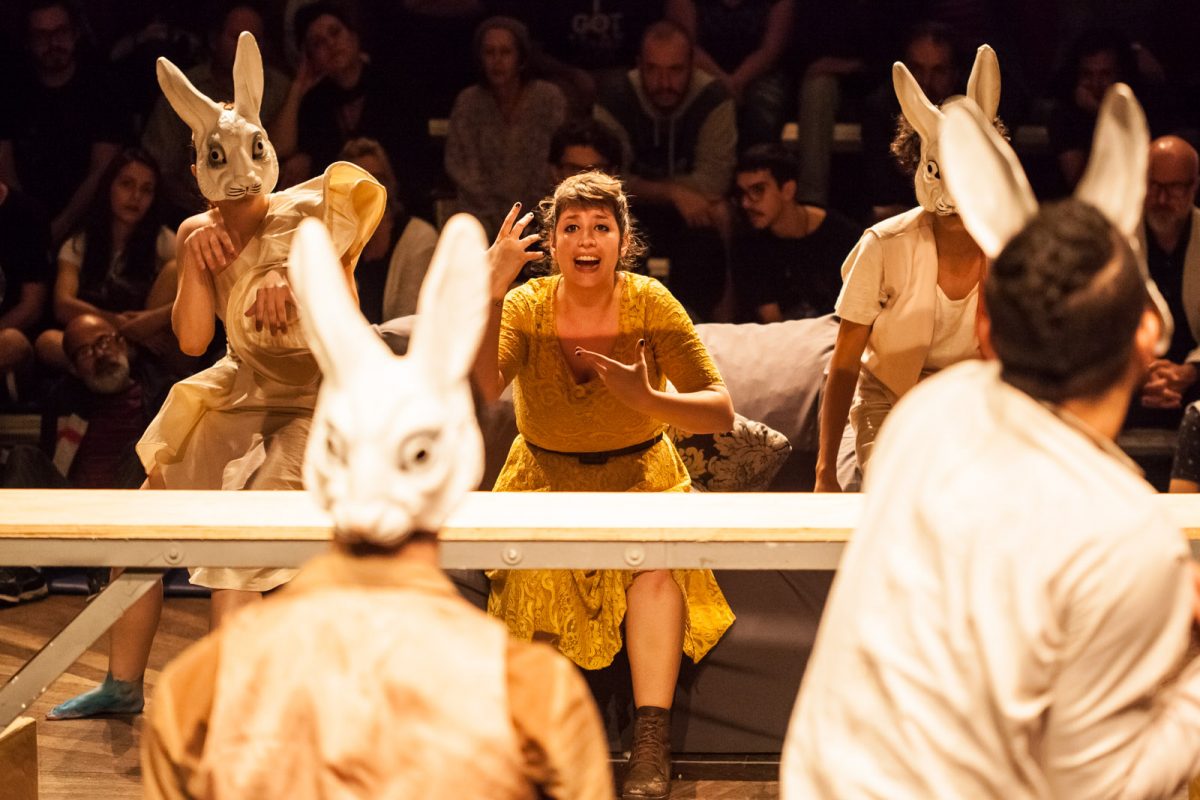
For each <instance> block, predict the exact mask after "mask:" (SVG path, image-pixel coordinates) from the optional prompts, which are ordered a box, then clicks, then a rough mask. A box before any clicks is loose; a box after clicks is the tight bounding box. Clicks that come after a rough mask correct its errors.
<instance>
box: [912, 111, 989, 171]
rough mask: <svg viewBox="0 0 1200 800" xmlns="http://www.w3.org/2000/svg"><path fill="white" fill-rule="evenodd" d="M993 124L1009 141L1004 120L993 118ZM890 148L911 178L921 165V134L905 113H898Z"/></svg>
mask: <svg viewBox="0 0 1200 800" xmlns="http://www.w3.org/2000/svg"><path fill="white" fill-rule="evenodd" d="M992 125H993V127H995V129H996V132H997V133H999V134H1000V136H1001V137H1003V139H1004V141H1006V142H1007V141H1008V140H1009V138H1010V136H1009V132H1008V126H1007V125H1005V124H1004V120H1002V119H1000V118H999V117H996V118H994V119H993V120H992ZM888 150H889V151H890V152H891V154H892V158H893V159H895V160H896V164H897V165H898V166H899V167H900V171H901V172H903V173H904V174H905V176H906V177H909V178H911V177H913V176H914V175H916V174H917V169H918V168H919V167H920V166H921V134H919V133H917V131H916V129H915V128H913V126H912V125H910V124H909V122H908V120H907V119H905V117H904V115H903V114H897V115H896V135H895V136H894V137H893V138H892V144H891V147H889V148H888Z"/></svg>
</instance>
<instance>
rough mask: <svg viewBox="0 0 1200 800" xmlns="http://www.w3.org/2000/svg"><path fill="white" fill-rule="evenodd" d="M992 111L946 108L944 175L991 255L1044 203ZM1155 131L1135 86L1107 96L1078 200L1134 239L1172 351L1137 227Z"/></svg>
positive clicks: (1163, 343)
mask: <svg viewBox="0 0 1200 800" xmlns="http://www.w3.org/2000/svg"><path fill="white" fill-rule="evenodd" d="M989 120H990V117H987V116H986V112H983V113H981V112H980V109H979V108H978V107H977V106H975V105H974V104H973V103H959V104H956V105H955V106H954V107H952V108H947V109H946V114H945V119H944V120H943V122H942V132H941V149H942V159H943V165H944V167H945V170H944V172H945V174H944V179H945V181H946V183H947V185H948V186H949V187H950V191H951V192H953V193H954V196H955V198H957V201H958V202H957V205H958V209H959V214H961V215H962V219H963V224H964V225H966V227H967V230H968V231H970V232H971V236H972V237H973V238H974V239H975V241H976V242H978V243H979V246H980V247H981V248H982V249H983V251H984V253H986V254H987V255H988V257H989V258H993V259H994V258H995V257H996V256H998V255H1000V251H1001V250H1003V249H1004V246H1005V245H1006V244H1008V242H1009V241H1010V240H1011V239H1012V238H1013V237H1014V236H1016V235H1017V234H1018V233H1020V232H1021V230H1022V229H1023V228H1024V227H1025V225H1026V223H1028V222H1029V220H1030V219H1031V218H1032V217H1033V216H1034V215H1035V214H1036V213H1037V210H1038V202H1037V198H1036V197H1035V196H1034V194H1033V189H1032V188H1031V187H1030V185H1029V180H1028V179H1027V178H1026V177H1025V170H1024V169H1022V168H1021V162H1020V161H1019V160H1018V159H1017V154H1016V153H1014V152H1013V149H1012V147H1010V146H1009V144H1008V142H1006V141H1004V139H1003V138H1002V137H1001V136H1000V135H999V134H998V133H996V130H995V128H993V127H992V125H991V123H990V121H989ZM1149 154H1150V129H1149V128H1148V127H1147V125H1146V115H1145V114H1144V113H1143V112H1142V107H1141V106H1140V105H1139V104H1138V101H1137V98H1135V97H1134V96H1133V91H1132V90H1131V89H1130V88H1129V87H1128V86H1126V85H1125V84H1123V83H1118V84H1114V85H1113V86H1112V87H1110V88H1109V90H1108V92H1107V93H1106V94H1105V95H1104V102H1103V103H1101V105H1100V112H1099V114H1098V115H1097V118H1096V133H1095V136H1094V137H1093V139H1092V152H1091V155H1090V156H1089V157H1088V164H1087V170H1086V171H1085V172H1084V174H1083V178H1082V180H1080V181H1079V185H1078V186H1077V187H1076V188H1075V199H1076V200H1082V201H1083V202H1085V203H1089V204H1090V205H1092V206H1094V207H1095V208H1096V209H1097V210H1098V211H1100V213H1102V214H1103V215H1104V216H1105V217H1106V218H1107V219H1108V221H1109V222H1111V223H1112V225H1113V227H1115V228H1116V229H1117V230H1118V231H1120V232H1121V233H1122V234H1123V235H1124V236H1125V237H1126V239H1128V240H1129V245H1130V247H1132V248H1133V251H1134V253H1136V254H1137V256H1138V264H1139V266H1140V267H1141V270H1142V276H1143V278H1144V279H1145V281H1146V291H1147V293H1148V294H1149V295H1150V298H1151V300H1153V302H1154V305H1155V307H1156V309H1157V310H1158V314H1159V316H1160V317H1161V318H1162V322H1163V325H1162V335H1161V337H1160V339H1159V343H1158V346H1159V351H1160V352H1166V348H1167V346H1168V345H1169V344H1170V342H1171V334H1172V331H1173V329H1174V322H1173V320H1172V318H1171V312H1170V310H1169V309H1168V308H1167V304H1166V301H1165V300H1163V297H1162V294H1161V293H1160V292H1159V291H1158V286H1157V285H1156V284H1155V283H1154V281H1153V280H1152V279H1151V278H1150V271H1149V269H1148V267H1147V265H1146V259H1145V254H1144V253H1143V252H1141V246H1140V244H1139V237H1138V227H1139V226H1140V225H1141V219H1142V204H1143V202H1144V201H1145V197H1146V172H1147V163H1148V160H1149V157H1150V155H1149Z"/></svg>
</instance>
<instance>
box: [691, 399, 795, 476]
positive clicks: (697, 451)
mask: <svg viewBox="0 0 1200 800" xmlns="http://www.w3.org/2000/svg"><path fill="white" fill-rule="evenodd" d="M667 434H668V435H669V436H670V437H671V441H673V442H674V443H675V449H676V450H678V451H679V455H680V456H681V457H682V458H683V463H684V464H686V465H687V468H688V472H689V473H690V474H691V476H692V486H693V488H695V489H699V490H700V491H703V492H763V491H766V489H767V487H768V486H770V485H771V481H772V480H774V479H775V473H777V472H779V469H780V467H782V466H783V462H784V461H787V457H788V455H789V454H790V453H791V452H792V446H791V444H789V443H788V440H787V437H786V436H784V435H783V434H782V433H780V432H779V431H777V430H774V429H773V428H768V427H767V426H766V425H764V424H763V423H761V422H755V421H754V420H752V419H746V418H745V417H743V416H742V415H741V414H737V415H735V417H734V421H733V430H731V431H728V432H726V433H715V434H712V433H706V434H691V433H687V432H686V431H681V430H679V429H678V428H674V427H672V428H667Z"/></svg>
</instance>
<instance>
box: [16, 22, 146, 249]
mask: <svg viewBox="0 0 1200 800" xmlns="http://www.w3.org/2000/svg"><path fill="white" fill-rule="evenodd" d="M25 37H26V47H27V49H28V51H29V59H30V60H29V68H28V69H26V70H22V71H21V72H20V73H19V74H18V75H17V76H15V79H14V80H13V81H12V84H11V86H10V87H9V91H8V96H7V97H5V98H4V108H5V112H4V114H2V115H0V180H3V181H4V182H5V183H7V184H9V185H10V186H15V187H17V188H19V189H22V190H24V191H25V192H26V193H28V194H29V195H30V196H31V197H34V198H35V199H37V200H38V201H39V202H40V203H41V204H42V206H43V207H44V209H45V211H46V213H47V214H49V215H50V217H51V223H50V235H51V243H52V245H53V246H55V247H57V246H58V245H60V244H62V242H63V240H64V239H65V238H66V237H67V235H68V233H70V231H71V230H72V229H74V228H75V227H77V226H78V225H79V224H80V222H81V218H82V216H83V213H84V211H85V209H86V208H87V206H88V204H89V203H90V202H91V199H92V195H93V194H95V192H96V188H97V186H98V184H99V181H100V176H101V175H102V174H103V173H104V170H105V168H106V167H107V166H108V164H109V162H110V161H112V159H113V158H114V157H115V156H116V155H117V153H118V152H120V144H121V142H122V141H123V140H124V138H125V136H126V133H127V131H126V125H127V123H126V121H125V120H124V119H123V118H122V117H121V115H120V111H119V109H120V107H121V105H120V103H118V101H117V100H116V96H117V95H116V93H115V92H114V91H113V88H112V86H111V85H110V84H109V82H108V80H107V76H106V73H105V71H104V70H103V69H101V68H100V67H99V66H98V65H97V64H92V63H85V62H84V61H83V60H82V59H81V54H80V48H79V46H78V45H79V40H80V29H79V24H78V19H77V18H76V16H75V13H74V12H73V11H72V8H71V5H70V4H69V3H67V2H66V1H65V0H36V2H34V3H33V4H32V5H31V6H30V7H29V10H28V11H27V13H26V14H25Z"/></svg>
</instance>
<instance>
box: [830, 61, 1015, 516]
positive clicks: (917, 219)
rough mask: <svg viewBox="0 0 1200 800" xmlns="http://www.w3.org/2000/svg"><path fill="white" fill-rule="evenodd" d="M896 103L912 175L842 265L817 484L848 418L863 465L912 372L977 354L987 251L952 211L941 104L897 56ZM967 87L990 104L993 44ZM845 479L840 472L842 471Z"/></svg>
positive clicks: (995, 83)
mask: <svg viewBox="0 0 1200 800" xmlns="http://www.w3.org/2000/svg"><path fill="white" fill-rule="evenodd" d="M892 74H893V81H894V84H895V93H896V98H897V100H898V101H899V103H900V107H901V109H902V110H903V117H902V118H901V124H900V125H899V128H898V131H897V135H896V139H895V141H893V142H892V152H893V153H894V154H895V155H896V159H897V161H898V162H899V163H900V166H901V167H902V168H903V169H904V171H905V172H906V173H908V175H909V176H910V179H911V180H912V181H913V188H914V189H915V193H916V197H917V201H918V202H919V203H920V205H919V206H918V207H916V208H914V209H911V210H909V211H906V212H904V213H903V214H899V215H897V216H895V217H890V218H888V219H886V220H884V221H883V222H880V223H877V224H876V225H874V226H872V227H871V228H868V229H867V231H866V232H865V233H864V234H863V235H862V238H861V239H859V242H858V244H857V245H855V247H854V249H853V250H852V251H851V252H850V255H849V256H847V257H846V261H845V263H844V264H843V265H842V277H843V279H844V281H845V282H844V284H843V286H842V291H841V294H840V295H838V299H837V305H836V307H835V311H836V313H837V315H838V317H840V319H841V322H840V324H839V327H838V334H837V340H836V343H835V345H834V350H833V357H832V360H831V361H830V364H829V374H828V377H827V378H826V380H825V391H824V393H823V394H822V395H821V411H820V444H819V447H818V452H817V475H816V490H817V491H820V492H836V491H841V490H842V488H850V487H843V486H842V485H841V483H840V482H839V480H838V472H839V469H838V467H839V453H840V450H841V447H842V442H843V438H844V434H845V427H846V420H847V417H849V420H850V425H851V427H852V428H853V430H854V452H855V455H856V457H857V462H858V470H859V471H860V472H865V471H866V468H867V462H868V461H869V460H870V458H871V452H872V450H873V447H874V442H875V437H876V436H877V435H878V432H879V428H880V426H881V425H882V424H883V422H884V420H885V419H886V418H887V416H888V414H889V413H890V412H891V409H892V407H893V406H894V405H895V404H896V402H897V401H898V400H899V399H900V398H901V397H902V396H903V395H904V394H905V393H907V392H908V391H910V390H911V389H912V388H913V387H914V386H916V385H917V383H918V382H919V381H921V380H924V379H925V378H927V377H929V376H930V375H933V374H934V373H936V372H938V371H939V370H942V369H944V368H946V367H949V366H951V365H952V364H955V363H957V362H959V361H964V360H967V359H971V358H976V357H979V356H980V355H981V352H980V349H979V338H978V334H977V331H976V324H975V323H976V315H977V313H978V310H979V286H980V282H981V281H982V279H983V276H984V273H985V272H986V266H987V264H986V258H985V257H984V254H983V251H982V250H980V248H979V245H978V244H976V243H975V240H974V239H973V238H972V237H971V234H970V233H969V232H968V231H967V229H966V227H965V226H964V225H963V220H962V218H961V217H960V216H959V215H958V212H957V208H956V206H955V201H954V198H953V197H952V196H951V195H950V192H949V191H948V190H947V188H946V186H945V184H944V183H943V181H942V178H941V174H940V172H939V169H938V149H937V140H938V128H939V126H940V124H941V120H942V112H941V111H940V110H939V109H938V108H937V107H935V106H933V105H932V104H931V103H930V101H929V99H928V97H927V96H926V95H925V94H924V92H923V91H922V89H921V87H920V84H918V82H917V80H916V78H915V77H914V76H913V74H912V73H911V72H909V70H908V69H907V68H906V67H905V66H904V65H903V64H897V65H896V66H895V67H894V69H893V73H892ZM971 83H973V86H972V97H971V99H972V100H974V101H976V103H978V104H979V105H980V106H981V107H982V108H984V109H985V110H984V114H985V115H986V116H987V117H988V119H993V120H995V124H996V125H997V126H998V127H999V128H1000V129H1001V130H1003V125H1002V123H1000V121H999V119H997V118H996V116H995V114H996V108H997V106H998V105H999V103H1000V67H999V64H998V63H997V61H996V54H995V52H994V51H992V49H991V48H990V47H987V46H986V45H985V46H983V47H980V48H979V52H978V53H977V55H976V58H975V66H974V69H973V70H972V81H971ZM844 477H846V478H847V479H848V478H849V476H844Z"/></svg>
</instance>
